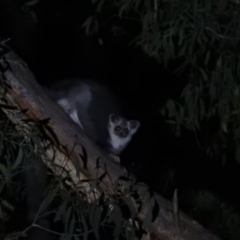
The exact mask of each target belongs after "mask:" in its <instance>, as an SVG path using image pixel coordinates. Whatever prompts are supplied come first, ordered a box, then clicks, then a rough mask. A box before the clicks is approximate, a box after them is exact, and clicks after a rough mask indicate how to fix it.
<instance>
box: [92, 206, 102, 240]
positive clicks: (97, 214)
mask: <svg viewBox="0 0 240 240" xmlns="http://www.w3.org/2000/svg"><path fill="white" fill-rule="evenodd" d="M101 216H102V214H101V208H100V207H97V208H96V211H95V214H94V220H93V231H94V235H95V237H96V239H97V240H99V239H100V237H99V226H100V220H101Z"/></svg>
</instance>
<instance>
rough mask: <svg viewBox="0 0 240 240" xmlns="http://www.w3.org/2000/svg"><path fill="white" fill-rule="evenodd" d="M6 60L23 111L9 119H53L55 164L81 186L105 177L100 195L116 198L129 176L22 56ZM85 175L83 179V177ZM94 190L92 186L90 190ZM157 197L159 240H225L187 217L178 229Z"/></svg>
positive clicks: (12, 93)
mask: <svg viewBox="0 0 240 240" xmlns="http://www.w3.org/2000/svg"><path fill="white" fill-rule="evenodd" d="M5 59H6V63H7V64H4V63H3V62H2V64H1V65H2V66H7V65H9V67H8V68H7V69H6V70H5V71H4V76H5V78H6V83H7V84H8V85H9V86H10V87H11V89H9V90H8V91H7V95H6V99H7V101H8V103H7V104H8V105H9V104H12V105H13V106H17V107H18V109H20V113H19V114H17V115H14V114H11V111H6V113H7V114H8V116H9V118H11V120H12V121H13V122H15V123H16V124H20V123H19V119H22V120H23V119H25V120H26V119H30V120H33V121H34V122H35V123H39V122H41V121H42V122H44V121H45V122H46V119H48V121H47V124H46V126H47V127H45V128H44V130H45V133H46V134H47V135H48V137H49V138H51V139H52V140H54V141H55V146H52V147H51V148H48V149H47V150H46V152H45V154H46V156H47V157H48V158H50V159H53V158H54V161H55V164H57V165H58V166H62V167H64V168H66V169H67V170H68V171H69V174H70V176H71V178H72V181H73V182H74V184H75V185H77V184H80V185H81V183H82V180H83V179H88V180H93V181H96V180H97V177H100V176H104V177H103V178H102V179H101V181H100V182H98V183H99V188H98V189H97V191H104V192H105V194H107V195H111V194H114V193H115V185H114V184H115V183H116V182H117V181H118V179H119V177H121V176H124V175H125V174H126V173H125V171H124V168H123V167H121V166H120V165H119V164H116V163H115V162H113V161H112V160H111V159H108V158H107V157H106V156H105V154H104V153H102V152H101V151H100V150H99V149H98V148H97V147H96V146H95V145H94V144H93V143H92V142H91V141H90V140H89V139H88V138H87V137H86V136H85V135H84V133H83V131H82V130H81V129H80V128H79V126H78V125H77V124H75V123H74V122H73V121H72V120H71V119H70V118H69V117H68V116H67V114H66V113H65V112H64V111H63V110H62V109H61V108H60V107H59V106H58V105H57V104H56V103H54V102H53V101H52V100H51V99H50V98H49V97H48V96H47V95H46V93H45V92H44V90H43V89H42V88H41V87H40V86H39V84H38V83H37V82H36V80H35V77H34V76H33V74H32V73H31V72H30V70H29V69H28V67H27V66H26V64H25V63H23V61H22V60H21V59H20V58H19V57H18V56H17V55H16V54H14V53H13V52H10V53H8V54H6V55H5ZM53 133H54V134H53ZM63 163H64V164H63ZM51 168H52V169H53V170H54V171H55V173H56V174H59V175H61V171H60V168H58V170H56V168H54V166H51ZM79 171H80V174H78V173H79ZM104 174H105V175H104ZM133 179H134V177H133ZM90 186H91V185H87V186H86V187H88V189H89V187H90ZM92 197H95V196H92ZM154 198H155V200H156V201H157V202H158V204H159V207H160V211H159V214H158V216H157V218H156V220H155V221H154V223H153V224H152V225H151V227H150V229H151V232H152V234H153V235H154V237H155V238H157V239H161V240H163V239H166V240H168V239H179V240H180V239H184V240H219V238H217V237H215V236H214V235H213V234H211V233H210V232H209V231H207V230H206V229H204V228H203V227H202V226H201V225H199V224H198V223H197V222H195V221H193V220H192V219H190V218H189V217H187V216H186V215H184V214H183V213H182V212H179V214H178V215H179V218H178V219H179V221H178V223H177V224H173V222H174V221H175V222H176V216H175V215H176V213H173V204H172V203H171V202H169V201H166V200H165V199H164V198H162V197H161V196H160V195H158V194H156V193H155V194H154ZM151 204H152V202H151V201H150V202H148V203H146V204H143V207H142V209H141V211H140V212H139V214H138V218H139V219H140V220H144V218H145V217H146V215H147V212H148V210H149V206H150V205H151ZM175 211H176V210H175ZM174 214H175V215H174ZM174 219H175V220H174ZM176 225H177V226H176Z"/></svg>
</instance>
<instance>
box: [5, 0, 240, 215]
mask: <svg viewBox="0 0 240 240" xmlns="http://www.w3.org/2000/svg"><path fill="white" fill-rule="evenodd" d="M23 3H24V1H19V0H18V1H8V0H1V2H0V36H1V37H2V38H3V39H7V38H11V40H10V41H9V42H8V43H9V45H11V46H12V48H13V49H14V50H15V51H16V52H17V53H18V54H19V55H20V57H22V58H23V59H24V60H25V61H26V62H27V63H28V65H29V67H30V69H31V70H32V71H33V73H34V74H35V76H36V79H37V80H38V81H39V83H41V84H43V85H47V84H49V83H53V82H54V81H57V79H59V78H65V77H66V78H71V77H79V78H91V79H95V80H96V81H99V82H101V83H104V84H106V85H108V86H109V87H110V88H111V89H112V91H113V92H114V93H115V94H116V95H117V96H118V97H119V98H120V99H121V102H122V104H123V106H124V107H125V110H126V115H127V117H128V118H132V119H133V118H134V119H139V120H140V121H141V128H140V129H139V132H138V133H137V134H136V135H135V136H134V138H133V141H132V142H131V144H130V145H129V147H128V148H127V149H126V151H125V152H124V153H123V156H122V162H123V164H125V165H126V166H127V168H128V169H129V170H130V171H132V172H133V173H134V174H136V175H137V176H138V178H139V179H140V180H143V181H145V182H147V183H148V184H149V185H150V186H151V187H152V188H153V189H154V190H156V191H158V192H159V193H160V194H162V195H164V196H165V197H167V198H169V199H171V198H172V195H173V191H174V189H175V188H178V189H179V197H180V206H182V207H183V208H184V209H186V210H189V208H190V207H189V206H190V205H188V204H187V203H186V201H187V199H186V196H189V193H191V192H194V191H199V190H207V191H210V192H212V193H214V194H215V196H217V198H218V199H220V200H221V201H223V202H226V203H227V204H230V205H231V206H234V209H235V211H239V210H240V209H239V202H240V197H239V196H238V193H237V191H236V189H238V188H239V182H240V181H239V180H240V173H239V166H238V164H237V163H235V162H234V161H232V160H231V159H230V160H228V161H227V163H226V164H225V165H224V166H222V165H221V161H220V157H214V158H209V157H207V156H206V151H205V148H206V147H207V146H209V144H211V143H212V136H214V134H215V132H216V129H217V127H218V122H217V120H216V119H214V120H212V122H209V123H205V124H204V125H203V126H204V127H203V131H202V132H200V133H197V134H195V133H192V132H188V131H187V130H183V132H182V134H181V136H180V137H176V136H175V135H174V134H173V133H172V131H171V126H169V125H168V124H166V123H165V121H164V120H165V119H163V118H162V117H161V115H160V113H159V110H160V108H161V107H162V106H163V105H164V103H165V102H166V100H167V99H169V98H173V99H175V100H180V94H181V91H182V90H183V88H184V87H185V84H186V83H187V82H188V69H186V70H185V71H184V73H182V75H180V76H178V75H176V74H174V70H176V68H177V67H178V66H179V62H177V61H175V62H170V63H169V65H168V67H167V68H165V67H164V66H163V64H161V63H158V62H157V61H156V60H155V59H153V58H150V57H148V56H147V55H146V54H144V53H143V51H142V49H141V48H140V47H136V46H135V45H134V43H133V44H129V43H130V42H131V41H132V40H133V39H134V38H136V37H137V35H138V33H139V32H140V30H141V25H140V22H138V21H133V20H132V21H131V20H129V19H122V20H120V19H119V18H118V17H116V16H112V17H111V18H109V16H110V15H106V16H107V17H106V16H105V17H106V19H104V16H103V17H102V19H101V20H102V22H103V24H102V25H101V27H100V28H99V32H98V33H97V34H96V35H94V36H87V35H86V34H85V31H84V29H83V28H82V24H83V22H84V21H85V20H86V18H87V17H88V16H90V15H91V14H92V13H93V12H94V9H93V8H92V5H91V1H88V0H85V1H83V0H82V1H80V0H72V1H70V0H68V1H67V0H66V1H63V0H58V1H55V0H51V1H50V0H48V1H47V0H45V1H44V0H40V1H39V3H38V4H36V5H35V6H32V7H25V8H24V7H23ZM31 11H34V12H35V13H36V15H37V19H38V22H37V23H35V22H34V20H33V18H32V17H31ZM106 11H109V12H110V11H111V8H110V9H109V10H106ZM99 38H101V39H102V42H103V45H100V44H99ZM188 200H189V199H188Z"/></svg>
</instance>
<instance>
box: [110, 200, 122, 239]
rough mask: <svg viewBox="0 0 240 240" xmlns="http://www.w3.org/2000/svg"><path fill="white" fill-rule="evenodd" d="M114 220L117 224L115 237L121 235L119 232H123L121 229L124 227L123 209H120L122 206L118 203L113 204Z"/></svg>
mask: <svg viewBox="0 0 240 240" xmlns="http://www.w3.org/2000/svg"><path fill="white" fill-rule="evenodd" d="M112 214H113V222H114V224H115V226H116V228H115V230H114V234H113V235H114V237H115V238H118V237H119V234H120V232H121V229H122V218H123V216H122V211H121V209H120V207H119V206H118V205H116V204H114V205H113V212H112Z"/></svg>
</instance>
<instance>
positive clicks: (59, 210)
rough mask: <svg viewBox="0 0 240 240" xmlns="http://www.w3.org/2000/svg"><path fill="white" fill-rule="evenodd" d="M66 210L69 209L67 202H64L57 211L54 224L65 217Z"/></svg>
mask: <svg viewBox="0 0 240 240" xmlns="http://www.w3.org/2000/svg"><path fill="white" fill-rule="evenodd" d="M66 208H67V201H64V202H63V204H62V205H61V206H60V207H59V208H58V210H57V213H56V215H55V218H54V222H56V221H58V220H59V219H60V218H61V216H63V214H64V213H65V212H66Z"/></svg>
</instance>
